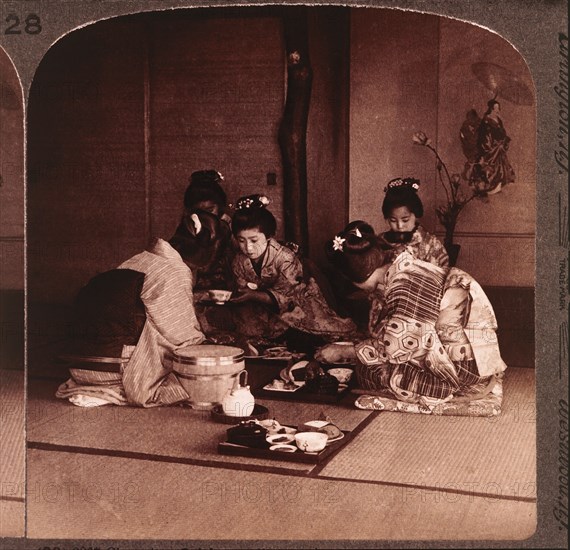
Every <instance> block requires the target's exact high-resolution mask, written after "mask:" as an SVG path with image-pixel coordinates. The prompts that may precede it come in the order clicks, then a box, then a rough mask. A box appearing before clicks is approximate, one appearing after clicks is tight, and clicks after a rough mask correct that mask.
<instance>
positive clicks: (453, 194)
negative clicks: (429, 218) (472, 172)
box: [412, 131, 485, 249]
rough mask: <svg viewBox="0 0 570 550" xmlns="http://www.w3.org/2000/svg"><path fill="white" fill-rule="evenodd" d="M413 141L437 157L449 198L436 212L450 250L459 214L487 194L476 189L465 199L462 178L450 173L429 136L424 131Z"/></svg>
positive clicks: (438, 167) (416, 134) (439, 174)
mask: <svg viewBox="0 0 570 550" xmlns="http://www.w3.org/2000/svg"><path fill="white" fill-rule="evenodd" d="M412 141H413V143H414V144H415V145H420V146H422V147H427V148H428V149H429V150H430V151H432V153H433V154H434V155H435V158H436V161H437V164H436V168H437V174H438V177H439V181H440V183H441V186H442V187H443V189H444V191H445V196H446V198H447V204H445V205H442V206H438V207H437V208H436V209H435V211H436V214H437V217H438V219H439V222H440V223H441V225H443V226H444V227H445V245H446V248H448V249H449V248H450V247H451V245H452V244H453V234H454V232H455V225H456V224H457V218H458V217H459V214H460V213H461V211H462V210H463V209H464V208H465V206H466V205H467V204H469V203H470V202H471V201H472V200H473V199H474V198H476V197H483V196H485V192H484V191H483V190H480V189H479V188H477V187H475V188H474V189H472V191H471V194H470V195H469V196H468V197H467V198H466V197H464V195H463V193H462V192H461V176H460V175H459V174H457V173H454V174H450V173H449V170H448V169H447V166H446V164H445V162H444V161H443V159H442V158H441V157H440V156H439V153H438V151H437V149H436V148H435V147H434V146H433V145H432V144H431V140H430V139H429V138H428V137H427V135H426V134H425V133H424V132H422V131H419V132H416V133H415V134H414V135H413V136H412ZM444 175H445V177H444Z"/></svg>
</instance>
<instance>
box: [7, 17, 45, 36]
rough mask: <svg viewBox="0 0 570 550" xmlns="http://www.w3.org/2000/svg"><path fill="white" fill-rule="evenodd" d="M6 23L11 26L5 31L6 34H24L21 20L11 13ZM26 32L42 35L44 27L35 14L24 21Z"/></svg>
mask: <svg viewBox="0 0 570 550" xmlns="http://www.w3.org/2000/svg"><path fill="white" fill-rule="evenodd" d="M6 23H9V24H10V26H9V27H8V28H7V29H6V30H5V31H4V34H22V31H21V29H20V18H19V17H18V16H17V15H15V14H14V13H11V14H10V15H8V17H6ZM24 32H25V33H26V34H40V33H41V32H42V26H41V24H40V18H39V16H38V15H36V14H35V13H30V14H29V15H28V16H27V17H26V19H24Z"/></svg>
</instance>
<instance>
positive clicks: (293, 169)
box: [278, 7, 313, 255]
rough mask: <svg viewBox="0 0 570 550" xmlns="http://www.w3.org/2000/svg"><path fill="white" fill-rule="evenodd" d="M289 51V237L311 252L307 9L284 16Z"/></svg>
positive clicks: (285, 127)
mask: <svg viewBox="0 0 570 550" xmlns="http://www.w3.org/2000/svg"><path fill="white" fill-rule="evenodd" d="M284 33H285V51H286V54H287V97H286V100H285V109H284V112H283V119H282V121H281V125H280V127H279V135H278V141H279V147H280V148H281V156H282V159H283V180H284V187H283V205H284V210H285V212H284V214H285V216H284V233H285V239H287V240H291V241H295V242H296V243H297V244H298V245H299V246H300V247H301V249H302V251H303V253H304V254H305V255H306V254H308V249H309V226H308V215H307V120H308V117H309V104H310V100H311V84H312V80H313V73H312V70H311V64H310V61H309V45H308V24H307V11H306V8H304V7H299V8H291V11H289V10H288V11H287V13H286V14H285V16H284Z"/></svg>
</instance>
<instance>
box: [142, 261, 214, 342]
mask: <svg viewBox="0 0 570 550" xmlns="http://www.w3.org/2000/svg"><path fill="white" fill-rule="evenodd" d="M163 270H164V271H163ZM163 270H160V271H155V272H153V273H149V274H147V278H146V279H145V287H144V288H143V292H142V295H141V298H142V300H143V302H144V305H145V308H146V311H147V316H148V318H149V321H150V322H151V323H152V324H153V326H154V327H155V329H156V330H157V331H158V332H159V333H160V334H161V335H162V336H163V337H164V338H165V339H166V340H167V341H168V342H169V343H170V344H171V345H172V346H173V347H177V346H181V345H193V344H200V343H201V342H202V341H203V340H204V334H203V333H202V331H201V328H200V324H199V323H198V319H197V318H196V312H195V310H194V304H193V292H192V274H191V272H190V271H189V270H188V271H187V272H184V271H183V270H182V269H172V268H168V267H167V266H164V267H163ZM149 275H150V276H149Z"/></svg>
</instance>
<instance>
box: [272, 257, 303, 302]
mask: <svg viewBox="0 0 570 550" xmlns="http://www.w3.org/2000/svg"><path fill="white" fill-rule="evenodd" d="M273 264H274V265H273V266H272V267H273V268H274V269H275V271H276V273H277V278H276V279H275V282H274V283H273V285H272V286H271V288H268V289H267V290H268V292H269V293H270V294H271V295H272V296H273V298H274V299H275V301H276V303H277V305H278V307H279V311H280V312H281V313H283V312H286V311H291V310H292V309H293V308H294V307H295V302H296V300H295V293H296V292H298V291H299V290H300V289H301V287H300V285H302V280H303V266H302V264H301V261H300V260H299V258H298V257H297V256H295V254H294V253H293V252H292V251H291V250H289V249H288V248H285V247H282V248H281V250H280V251H279V252H278V253H277V254H276V256H275V258H274V259H273Z"/></svg>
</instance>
